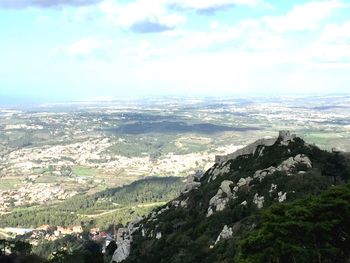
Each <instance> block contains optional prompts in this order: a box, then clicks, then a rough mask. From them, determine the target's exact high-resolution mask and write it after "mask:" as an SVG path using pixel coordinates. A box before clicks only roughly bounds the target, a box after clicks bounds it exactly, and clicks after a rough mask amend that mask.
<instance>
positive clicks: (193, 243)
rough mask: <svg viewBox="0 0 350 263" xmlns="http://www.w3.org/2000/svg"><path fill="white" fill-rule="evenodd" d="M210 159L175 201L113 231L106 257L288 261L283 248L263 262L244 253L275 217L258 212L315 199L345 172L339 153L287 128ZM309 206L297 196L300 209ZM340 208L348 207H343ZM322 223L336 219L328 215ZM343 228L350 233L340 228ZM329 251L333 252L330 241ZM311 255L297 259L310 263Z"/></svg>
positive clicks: (118, 259) (341, 180) (340, 181)
mask: <svg viewBox="0 0 350 263" xmlns="http://www.w3.org/2000/svg"><path fill="white" fill-rule="evenodd" d="M216 161H217V163H216V164H215V165H214V166H213V167H212V168H211V169H209V170H208V171H207V172H206V173H205V174H204V175H203V177H202V178H200V180H199V179H196V178H192V179H189V180H188V184H187V185H186V187H185V188H184V192H183V193H182V194H181V195H180V196H179V197H178V198H177V199H175V200H173V201H172V202H169V203H168V204H167V205H165V206H163V207H160V208H158V209H156V210H154V211H153V212H152V213H151V214H150V215H148V216H147V217H146V218H140V219H138V220H137V221H134V222H131V223H130V224H129V225H128V227H127V228H124V229H119V231H118V233H119V235H118V240H117V245H118V248H117V250H116V251H115V253H114V257H113V259H114V261H115V262H121V261H123V260H124V261H123V262H167V263H169V262H293V261H289V259H290V257H292V256H294V254H293V253H292V254H287V256H285V255H284V254H283V253H282V252H283V251H284V250H283V249H282V252H281V251H280V250H276V251H275V250H273V251H274V252H275V253H277V254H276V255H275V257H273V258H272V259H271V260H267V261H266V260H265V261H264V260H260V259H261V258H263V257H262V256H261V255H260V257H259V256H257V257H251V258H249V257H247V254H249V252H250V246H251V247H252V251H253V250H254V249H259V245H261V240H259V238H261V234H260V233H266V231H267V230H266V224H268V223H269V222H270V221H271V222H273V221H272V219H276V218H277V215H274V214H273V213H272V212H270V215H271V218H269V217H266V216H265V217H264V213H265V212H266V211H269V207H271V206H272V207H274V206H276V205H277V207H278V206H279V205H285V204H290V205H291V207H293V206H297V207H298V206H301V205H298V200H302V198H308V197H310V196H317V195H319V194H321V193H322V192H324V191H326V190H327V189H329V188H330V187H331V186H332V185H333V184H343V183H344V182H345V181H346V180H347V177H348V176H349V168H348V167H349V165H348V163H347V161H346V159H345V158H344V157H343V155H342V154H340V153H337V152H332V153H330V152H326V151H323V150H320V149H319V148H317V147H316V146H313V145H309V144H307V143H305V142H304V141H303V140H302V139H300V138H298V137H296V136H294V135H291V134H289V132H280V134H279V137H278V138H277V139H268V140H265V139H262V140H258V141H257V142H255V143H253V144H251V145H248V146H247V147H245V148H243V149H240V150H239V151H238V152H236V153H233V154H231V155H228V156H219V157H217V158H216ZM343 191H345V190H343ZM345 192H346V191H345ZM296 200H297V201H296ZM346 200H347V199H346V198H344V199H342V202H343V203H344V202H346ZM292 202H296V203H292ZM310 202H311V201H310ZM315 202H316V201H315ZM294 204H295V205H294ZM309 205H310V204H309V203H308V202H307V201H305V204H304V206H305V207H308V206H309ZM343 209H345V210H346V209H350V207H349V205H348V204H345V207H344V208H343ZM277 210H278V208H277ZM306 210H307V209H306ZM311 210H312V209H311ZM271 211H276V210H271ZM283 211H284V210H283ZM286 211H288V209H287V208H286ZM321 211H322V210H321ZM332 211H333V210H332ZM348 215H349V214H346V213H345V215H344V216H345V217H347V216H348ZM280 218H281V220H282V219H284V217H283V216H280ZM306 219H307V218H306ZM306 219H305V220H306ZM348 219H349V220H350V218H348ZM299 220H302V218H301V219H300V218H299ZM329 220H330V221H337V220H338V221H339V220H340V221H341V219H339V218H338V217H337V214H335V213H332V214H331V216H330V217H329ZM342 220H344V218H343V219H342ZM296 222H297V221H296ZM299 223H300V222H299ZM326 223H327V222H326ZM296 224H297V223H296ZM295 229H296V231H297V230H298V229H299V226H298V225H296V226H295ZM300 229H302V228H300ZM282 230H283V231H290V229H288V228H286V229H282ZM282 230H281V231H282ZM259 231H260V232H259ZM264 231H265V232H264ZM344 231H345V232H344V233H345V234H346V235H347V234H349V235H350V232H348V229H347V228H346V230H344ZM274 234H277V233H274ZM284 234H286V233H284ZM301 234H302V233H301ZM345 234H344V235H345ZM286 235H287V236H288V233H287V234H286ZM345 239H346V240H347V236H346V238H345ZM252 240H253V241H254V242H255V243H254V242H253V241H252ZM337 240H339V239H337ZM259 242H260V243H259ZM291 242H292V241H291ZM293 242H294V241H293ZM272 243H273V242H272ZM272 243H271V244H272ZM345 243H346V242H345ZM251 244H253V245H251ZM285 244H286V245H291V244H292V243H290V244H289V243H288V242H285ZM346 244H347V243H346ZM341 245H343V244H341ZM341 245H339V246H341ZM253 248H254V249H253ZM331 248H332V249H333V250H337V249H338V247H337V244H336V243H335V245H334V244H333V245H332V246H331ZM266 249H267V251H269V249H273V247H267V248H266V247H265V250H266ZM278 253H282V254H283V255H284V256H285V258H280V255H279V254H278ZM282 254H281V255H282ZM265 255H266V254H265ZM283 255H282V256H283ZM288 255H289V258H288ZM315 255H318V254H317V253H316V254H315ZM329 255H331V254H329ZM347 256H348V255H343V256H342V257H341V258H339V260H340V259H342V260H344V258H346V257H347ZM322 257H323V254H322ZM125 259H126V260H125ZM265 259H266V258H265ZM281 259H282V261H281ZM312 259H313V258H311V259H310V258H309V261H297V262H313V260H312ZM316 259H317V257H316ZM333 260H334V259H333ZM315 262H318V261H315ZM320 262H321V261H320ZM322 262H326V261H322ZM329 262H344V261H329Z"/></svg>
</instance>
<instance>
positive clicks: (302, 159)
mask: <svg viewBox="0 0 350 263" xmlns="http://www.w3.org/2000/svg"><path fill="white" fill-rule="evenodd" d="M311 168H312V163H311V160H310V159H309V157H307V156H306V155H304V154H298V155H296V156H295V157H290V158H288V159H287V160H285V161H283V162H282V163H281V164H280V165H279V166H278V167H277V168H276V167H273V166H271V167H269V168H266V169H263V170H258V171H256V172H255V174H254V176H253V178H258V179H259V180H260V181H262V180H263V179H264V178H265V177H266V176H267V175H271V174H273V173H274V172H276V171H280V172H286V173H287V174H293V173H295V172H298V171H299V170H300V169H302V170H309V169H311Z"/></svg>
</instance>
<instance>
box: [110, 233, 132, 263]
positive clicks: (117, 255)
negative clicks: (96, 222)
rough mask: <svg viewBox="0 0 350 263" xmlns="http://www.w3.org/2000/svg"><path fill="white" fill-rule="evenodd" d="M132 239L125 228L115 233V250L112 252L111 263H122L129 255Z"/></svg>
mask: <svg viewBox="0 0 350 263" xmlns="http://www.w3.org/2000/svg"><path fill="white" fill-rule="evenodd" d="M131 242H132V237H131V235H130V232H129V230H128V229H127V228H119V229H118V232H117V240H116V244H117V249H116V250H115V251H114V254H113V257H112V260H111V262H116V263H119V262H122V261H123V260H125V259H126V258H127V257H128V256H129V255H130V247H131Z"/></svg>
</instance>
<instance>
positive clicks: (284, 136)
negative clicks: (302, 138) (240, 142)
mask: <svg viewBox="0 0 350 263" xmlns="http://www.w3.org/2000/svg"><path fill="white" fill-rule="evenodd" d="M295 137H296V135H295V134H291V133H290V132H289V131H280V132H279V136H278V138H264V139H259V140H257V141H255V142H253V143H251V144H249V145H247V146H246V147H243V148H241V149H238V150H237V151H235V152H233V153H231V154H228V155H217V156H215V163H223V162H227V161H228V160H234V159H236V158H237V157H239V156H242V155H248V154H254V153H255V151H256V149H257V148H258V147H259V146H263V147H265V146H272V145H273V144H275V143H276V141H277V140H278V141H279V142H280V143H281V144H282V145H288V144H289V142H290V141H292V140H294V138H295ZM262 154H263V153H262V152H259V155H262Z"/></svg>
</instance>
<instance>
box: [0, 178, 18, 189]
mask: <svg viewBox="0 0 350 263" xmlns="http://www.w3.org/2000/svg"><path fill="white" fill-rule="evenodd" d="M19 183H21V181H20V180H19V179H4V178H1V183H0V190H11V189H14V188H16V185H17V184H19Z"/></svg>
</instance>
